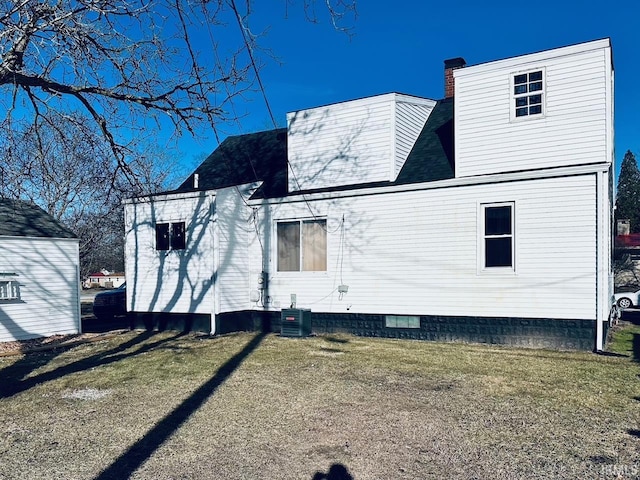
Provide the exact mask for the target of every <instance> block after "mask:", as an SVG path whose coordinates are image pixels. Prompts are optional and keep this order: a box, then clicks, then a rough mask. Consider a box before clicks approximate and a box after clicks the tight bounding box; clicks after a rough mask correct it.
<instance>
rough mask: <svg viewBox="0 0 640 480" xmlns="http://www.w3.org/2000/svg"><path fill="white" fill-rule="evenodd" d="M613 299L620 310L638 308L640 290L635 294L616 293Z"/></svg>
mask: <svg viewBox="0 0 640 480" xmlns="http://www.w3.org/2000/svg"><path fill="white" fill-rule="evenodd" d="M613 297H614V298H615V301H616V304H617V305H618V307H620V308H629V307H637V306H638V305H640V290H637V291H635V292H619V293H614V294H613Z"/></svg>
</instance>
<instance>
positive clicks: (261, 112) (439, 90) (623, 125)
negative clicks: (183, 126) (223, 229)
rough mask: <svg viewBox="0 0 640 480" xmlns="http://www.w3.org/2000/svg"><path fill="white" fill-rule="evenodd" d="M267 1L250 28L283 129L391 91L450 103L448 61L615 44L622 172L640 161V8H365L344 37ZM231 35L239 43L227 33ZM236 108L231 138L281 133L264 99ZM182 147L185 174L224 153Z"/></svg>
mask: <svg viewBox="0 0 640 480" xmlns="http://www.w3.org/2000/svg"><path fill="white" fill-rule="evenodd" d="M286 2H287V0H258V1H256V2H255V3H256V5H255V10H254V11H253V13H252V15H251V17H250V20H249V25H250V27H251V30H252V31H253V32H260V31H263V30H265V29H268V31H267V32H266V34H265V36H263V37H262V39H261V41H260V43H261V45H262V46H263V47H265V48H269V49H270V50H272V52H273V53H274V55H275V56H277V58H278V59H279V62H276V61H273V60H271V59H268V58H266V57H262V59H263V62H264V63H265V66H264V68H263V70H262V73H261V76H262V80H263V82H264V85H265V90H266V94H267V98H268V100H269V103H270V105H271V108H272V110H273V113H274V116H275V118H276V121H277V124H278V126H285V125H286V118H285V115H286V113H287V112H290V111H295V110H300V109H304V108H310V107H315V106H319V105H325V104H328V103H334V102H340V101H345V100H351V99H354V98H360V97H366V96H369V95H375V94H380V93H388V92H401V93H407V94H412V95H417V96H423V97H428V98H433V99H439V98H442V97H443V90H444V85H443V61H444V60H445V59H448V58H453V57H463V58H464V59H465V60H466V61H467V64H468V65H474V64H478V63H483V62H487V61H491V60H497V59H500V58H505V57H511V56H516V55H521V54H526V53H531V52H536V51H539V50H546V49H550V48H556V47H561V46H565V45H571V44H575V43H580V42H585V41H589V40H595V39H600V38H605V37H609V38H611V42H612V46H613V59H614V68H615V79H616V85H615V88H616V89H615V135H616V161H617V169H619V167H620V163H621V161H622V157H623V156H624V153H625V152H626V151H627V150H629V149H630V150H632V151H633V152H635V153H636V154H640V128H639V126H638V125H639V124H638V122H637V117H638V112H640V93H639V89H638V87H637V84H638V80H637V79H638V78H640V33H637V28H636V27H637V21H638V20H637V19H638V17H639V15H638V14H639V13H640V2H637V1H636V0H624V1H620V0H610V1H608V2H603V1H594V0H583V1H564V0H555V1H549V0H538V1H537V2H513V1H509V2H507V1H492V0H486V1H483V2H480V1H477V0H474V1H469V0H460V1H456V0H449V1H442V0H441V1H405V2H402V1H399V2H389V1H388V0H385V1H382V0H368V1H367V0H360V1H359V3H358V17H357V19H356V20H355V22H351V25H352V26H353V36H352V37H351V38H350V37H349V36H347V35H345V34H342V33H339V32H336V31H335V30H334V29H333V27H332V26H331V24H330V22H329V18H328V15H327V13H326V11H325V10H324V9H323V4H324V2H322V1H319V2H317V3H318V5H317V7H316V11H317V14H318V19H319V23H317V24H312V23H309V22H306V21H305V20H304V15H303V13H302V6H301V2H300V1H298V2H297V4H294V5H293V6H291V5H290V6H289V7H288V8H287V7H286ZM228 34H229V35H239V33H238V30H237V27H236V26H235V25H233V24H229V26H228ZM236 108H237V110H238V112H239V113H242V114H244V115H245V116H244V117H243V118H242V121H241V122H240V124H238V125H234V126H231V127H229V128H227V129H226V130H225V132H226V133H228V134H235V133H249V132H253V131H259V130H265V129H268V128H272V123H271V120H270V118H269V115H268V112H267V110H266V108H265V105H264V100H263V99H262V97H261V96H259V95H257V94H256V95H249V96H247V97H246V98H245V100H244V101H243V102H242V103H238V104H237V105H236ZM202 135H203V136H204V137H205V139H204V140H200V141H198V142H195V141H192V140H190V139H187V138H185V139H183V140H182V141H181V143H180V147H181V150H182V154H183V155H182V157H183V158H184V159H185V163H186V165H185V166H188V167H194V166H195V165H196V164H197V163H198V162H199V161H200V160H202V158H203V156H204V155H205V154H208V153H210V152H211V151H213V150H214V149H215V147H216V145H217V143H216V140H215V138H214V136H213V135H207V133H206V132H203V134H202Z"/></svg>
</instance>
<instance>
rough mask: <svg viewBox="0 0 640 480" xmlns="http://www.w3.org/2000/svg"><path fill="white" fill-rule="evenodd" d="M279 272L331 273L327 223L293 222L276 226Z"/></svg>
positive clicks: (323, 221)
mask: <svg viewBox="0 0 640 480" xmlns="http://www.w3.org/2000/svg"><path fill="white" fill-rule="evenodd" d="M276 236H277V243H278V245H277V250H278V251H277V257H278V272H326V271H327V221H326V220H325V219H322V220H317V219H314V220H292V221H281V222H277V224H276Z"/></svg>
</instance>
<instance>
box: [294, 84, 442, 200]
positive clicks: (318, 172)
mask: <svg viewBox="0 0 640 480" xmlns="http://www.w3.org/2000/svg"><path fill="white" fill-rule="evenodd" d="M435 104H436V102H435V101H434V100H430V99H425V98H420V97H414V96H410V95H402V94H398V93H389V94H385V95H377V96H374V97H368V98H363V99H358V100H352V101H349V102H343V103H336V104H332V105H327V106H323V107H317V108H310V109H306V110H300V111H297V112H292V113H289V114H287V125H288V129H287V130H288V160H289V172H288V173H289V175H288V189H289V191H290V192H294V191H298V190H309V189H322V188H332V187H339V186H344V185H355V184H362V183H371V182H382V181H394V180H395V179H396V177H397V175H398V173H399V172H400V170H401V169H402V166H403V165H404V162H405V161H406V159H407V156H408V155H409V152H410V151H411V148H412V147H413V145H414V143H415V141H416V139H417V138H418V135H419V134H420V132H421V131H422V128H423V127H424V124H425V123H426V121H427V119H428V118H429V115H430V113H431V111H432V110H433V107H434V106H435Z"/></svg>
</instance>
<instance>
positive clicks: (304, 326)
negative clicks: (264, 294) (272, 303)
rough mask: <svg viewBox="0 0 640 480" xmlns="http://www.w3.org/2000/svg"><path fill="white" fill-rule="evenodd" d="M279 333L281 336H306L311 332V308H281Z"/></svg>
mask: <svg viewBox="0 0 640 480" xmlns="http://www.w3.org/2000/svg"><path fill="white" fill-rule="evenodd" d="M280 320H281V325H282V326H281V329H280V335H281V336H283V337H308V336H309V335H310V334H311V310H309V309H306V308H287V309H284V310H282V313H281V316H280Z"/></svg>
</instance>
